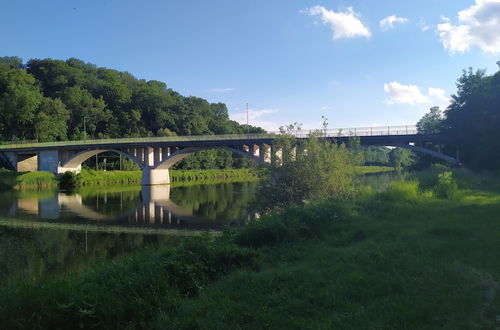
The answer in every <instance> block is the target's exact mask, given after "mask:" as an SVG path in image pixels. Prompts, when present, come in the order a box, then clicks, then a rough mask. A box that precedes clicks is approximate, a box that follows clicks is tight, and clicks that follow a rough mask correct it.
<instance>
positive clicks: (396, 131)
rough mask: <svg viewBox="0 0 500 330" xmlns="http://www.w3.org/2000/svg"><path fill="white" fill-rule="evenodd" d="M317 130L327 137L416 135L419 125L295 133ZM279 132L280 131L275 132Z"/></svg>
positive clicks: (319, 133) (320, 134)
mask: <svg viewBox="0 0 500 330" xmlns="http://www.w3.org/2000/svg"><path fill="white" fill-rule="evenodd" d="M313 132H316V133H317V134H318V135H319V136H326V137H351V136H352V137H354V136H359V137H361V136H388V135H414V134H417V133H418V132H417V126H415V125H404V126H376V127H375V126H374V127H348V128H331V129H327V130H326V131H325V130H302V131H300V132H298V133H295V134H294V135H295V136H296V137H307V136H309V135H310V134H311V133H313ZM275 133H276V134H279V132H275Z"/></svg>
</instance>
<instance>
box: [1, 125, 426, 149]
mask: <svg viewBox="0 0 500 330" xmlns="http://www.w3.org/2000/svg"><path fill="white" fill-rule="evenodd" d="M315 131H316V132H319V135H320V136H326V137H356V136H359V137H362V136H387V135H414V134H417V127H416V126H415V125H406V126H379V127H352V128H332V129H327V130H326V131H323V130H301V131H299V132H296V133H295V134H294V135H295V136H296V137H297V138H305V137H308V136H309V134H311V133H312V132H315ZM279 134H280V132H269V133H250V134H221V135H191V136H165V137H136V138H134V137H131V138H119V139H89V140H73V141H57V142H38V141H36V140H30V141H9V142H2V143H0V150H8V149H21V148H35V147H39V148H41V147H60V146H72V145H74V146H81V145H87V144H94V145H95V144H114V143H148V142H196V141H222V140H244V139H269V138H274V137H276V136H277V135H279Z"/></svg>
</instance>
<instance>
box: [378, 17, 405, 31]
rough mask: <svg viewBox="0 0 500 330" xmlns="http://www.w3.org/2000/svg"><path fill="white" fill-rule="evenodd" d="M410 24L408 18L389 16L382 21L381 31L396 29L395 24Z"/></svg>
mask: <svg viewBox="0 0 500 330" xmlns="http://www.w3.org/2000/svg"><path fill="white" fill-rule="evenodd" d="M407 22H409V19H408V18H405V17H397V16H396V15H391V16H387V17H386V18H384V19H382V20H380V22H379V24H380V29H381V30H382V31H387V30H390V29H392V28H393V27H394V24H404V23H407Z"/></svg>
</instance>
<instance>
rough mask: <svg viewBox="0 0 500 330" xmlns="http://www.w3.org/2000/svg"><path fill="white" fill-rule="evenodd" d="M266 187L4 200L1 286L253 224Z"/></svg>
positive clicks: (98, 191)
mask: <svg viewBox="0 0 500 330" xmlns="http://www.w3.org/2000/svg"><path fill="white" fill-rule="evenodd" d="M257 188H258V183H256V182H239V183H223V184H207V185H193V186H184V187H174V188H171V187H170V186H168V185H167V186H149V187H140V186H113V187H102V186H93V187H90V188H83V189H79V190H76V191H74V192H64V191H57V190H45V191H39V192H34V191H24V192H23V191H16V192H14V191H9V192H0V269H1V270H2V271H1V272H0V286H5V285H10V284H18V283H20V282H27V283H30V282H36V281H40V280H46V279H53V278H58V277H60V276H63V275H65V274H68V273H74V272H80V271H82V270H85V269H87V268H89V267H90V266H92V265H94V264H96V263H99V262H102V261H105V260H109V259H112V258H116V257H119V256H122V255H126V254H129V253H132V252H135V251H138V250H140V249H145V248H149V247H156V246H158V245H159V244H166V243H169V242H172V241H175V240H177V239H178V237H179V236H183V235H192V234H195V233H200V232H205V231H207V230H210V231H218V230H220V229H221V228H222V227H223V226H224V225H238V224H241V223H244V222H245V221H247V220H248V219H249V218H250V217H251V216H252V210H251V205H252V202H253V200H254V198H255V196H256V193H257Z"/></svg>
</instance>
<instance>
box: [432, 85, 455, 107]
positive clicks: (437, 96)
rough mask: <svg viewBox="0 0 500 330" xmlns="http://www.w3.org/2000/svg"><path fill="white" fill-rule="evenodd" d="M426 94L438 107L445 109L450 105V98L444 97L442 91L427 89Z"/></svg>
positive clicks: (444, 94) (444, 92) (439, 89)
mask: <svg viewBox="0 0 500 330" xmlns="http://www.w3.org/2000/svg"><path fill="white" fill-rule="evenodd" d="M427 94H428V95H429V97H430V98H431V99H433V100H437V101H439V105H441V106H445V107H447V106H448V105H449V104H450V98H449V97H447V96H446V91H445V90H444V89H441V88H432V87H429V88H428V89H427Z"/></svg>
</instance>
